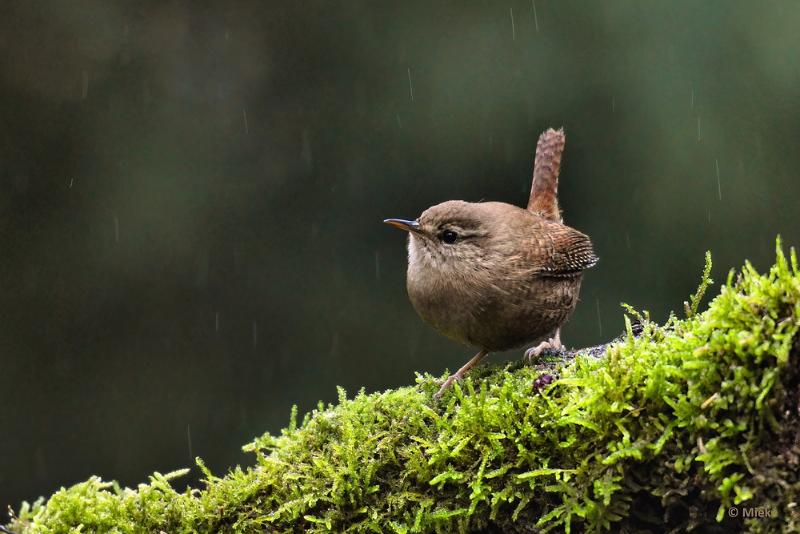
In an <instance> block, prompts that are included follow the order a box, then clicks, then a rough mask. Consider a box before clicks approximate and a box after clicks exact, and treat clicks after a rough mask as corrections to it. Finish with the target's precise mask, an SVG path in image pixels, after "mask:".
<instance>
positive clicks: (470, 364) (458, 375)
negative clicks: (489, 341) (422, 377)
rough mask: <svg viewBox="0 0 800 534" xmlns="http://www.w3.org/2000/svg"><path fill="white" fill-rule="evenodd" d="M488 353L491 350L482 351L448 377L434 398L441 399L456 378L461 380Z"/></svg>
mask: <svg viewBox="0 0 800 534" xmlns="http://www.w3.org/2000/svg"><path fill="white" fill-rule="evenodd" d="M488 354H489V351H486V350H482V351H480V352H479V353H478V354H476V355H475V356H474V357H473V358H472V359H471V360H470V361H468V362H467V363H465V364H464V365H463V367H461V369H459V370H458V371H456V372H455V373H453V374H452V375H450V376H449V377H447V380H445V381H444V383H443V384H442V387H440V388H439V391H437V392H436V394H435V395H434V396H433V398H435V399H440V398H441V397H442V395H443V394H444V392H445V391H446V390H447V388H449V387H450V386H452V385H453V382H455V381H456V380H461V379H462V378H464V374H465V373H466V372H467V371H469V370H470V369H472V368H473V367H475V366H476V365H478V363H480V361H481V360H482V359H484V358H485V357H486V356H487V355H488Z"/></svg>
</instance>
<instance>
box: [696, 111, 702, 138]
mask: <svg viewBox="0 0 800 534" xmlns="http://www.w3.org/2000/svg"><path fill="white" fill-rule="evenodd" d="M700 133H701V130H700V117H697V142H698V143H699V142H700V139H701V138H702V136H701V135H700Z"/></svg>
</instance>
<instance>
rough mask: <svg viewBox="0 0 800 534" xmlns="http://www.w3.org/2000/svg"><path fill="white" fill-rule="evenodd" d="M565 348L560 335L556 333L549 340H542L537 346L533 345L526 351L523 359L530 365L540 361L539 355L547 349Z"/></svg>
mask: <svg viewBox="0 0 800 534" xmlns="http://www.w3.org/2000/svg"><path fill="white" fill-rule="evenodd" d="M563 348H564V345H562V344H561V338H560V336H558V335H556V336H553V337H551V338H550V339H548V340H547V341H542V342H541V343H539V344H538V345H536V346H535V347H531V348H529V349H528V350H526V351H525V356H524V357H523V359H524V360H525V363H527V364H528V365H533V364H535V363H536V362H537V361H539V356H541V355H542V353H543V352H544V351H546V350H561V349H563Z"/></svg>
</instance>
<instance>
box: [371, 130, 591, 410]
mask: <svg viewBox="0 0 800 534" xmlns="http://www.w3.org/2000/svg"><path fill="white" fill-rule="evenodd" d="M564 143H565V137H564V131H563V130H558V131H556V130H552V129H550V130H547V131H546V132H544V133H543V134H542V135H541V136H540V137H539V142H538V144H537V146H536V159H535V162H534V167H533V184H532V186H531V194H530V200H529V201H528V208H527V209H526V210H525V209H522V208H519V207H517V206H512V205H511V204H505V203H502V202H477V203H476V202H464V201H461V200H450V201H447V202H442V203H441V204H437V205H435V206H432V207H430V208H428V209H427V210H425V211H424V212H423V213H422V215H420V216H419V218H418V219H417V220H415V221H408V220H403V219H386V220H385V221H384V222H385V223H386V224H391V225H393V226H395V227H397V228H400V229H401V230H405V231H407V232H408V233H409V239H408V274H407V281H406V287H407V290H408V296H409V298H410V299H411V304H412V305H413V306H414V309H415V310H416V311H417V313H418V314H419V315H420V317H422V319H423V320H424V321H425V322H427V323H429V324H430V325H431V326H433V327H434V328H435V329H436V330H438V331H440V332H441V333H443V334H444V335H446V336H448V337H449V338H451V339H453V340H455V341H458V342H460V343H463V344H465V345H470V346H474V347H477V348H478V349H480V352H478V354H476V355H475V357H474V358H472V359H471V360H470V361H468V362H467V363H466V364H465V365H464V366H463V367H461V369H459V370H458V371H456V372H455V373H454V374H453V375H451V376H450V377H449V378H448V379H447V380H446V381H445V382H444V383H443V384H442V386H441V389H439V391H438V392H437V393H436V397H440V396H441V395H442V393H443V392H444V391H445V390H446V389H447V388H448V387H450V385H452V383H453V382H454V381H455V380H460V379H461V378H462V377H463V375H464V374H465V373H466V372H467V371H469V370H470V369H471V368H472V367H474V366H475V365H476V364H478V362H480V361H481V360H482V359H483V358H485V357H486V355H487V354H489V353H490V352H495V351H502V350H507V349H513V348H517V347H521V346H523V345H527V344H531V343H539V344H538V345H536V346H534V347H532V348H530V349H528V350H527V351H526V353H525V357H526V358H527V359H534V358H536V357H537V356H538V355H539V354H540V353H541V352H542V351H543V350H545V349H547V348H561V346H562V345H561V339H560V329H561V325H563V324H564V322H565V321H566V320H567V318H568V317H569V316H570V314H571V313H572V311H573V310H574V309H575V305H576V304H577V303H578V292H579V291H580V286H581V276H582V273H583V271H584V270H585V269H588V268H589V267H592V266H593V265H594V264H595V263H597V259H598V258H597V256H595V254H594V251H593V250H592V243H591V241H590V240H589V237H588V236H586V235H584V234H582V233H581V232H579V231H577V230H575V229H573V228H570V227H569V226H566V225H564V224H563V222H562V218H561V211H560V210H559V207H558V197H557V189H558V174H559V170H560V168H561V154H562V152H563V150H564Z"/></svg>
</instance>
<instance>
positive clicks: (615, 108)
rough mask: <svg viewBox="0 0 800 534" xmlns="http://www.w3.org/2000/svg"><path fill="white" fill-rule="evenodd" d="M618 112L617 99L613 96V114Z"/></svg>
mask: <svg viewBox="0 0 800 534" xmlns="http://www.w3.org/2000/svg"><path fill="white" fill-rule="evenodd" d="M616 110H617V98H616V97H614V96H612V97H611V113H614V112H615V111H616Z"/></svg>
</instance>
